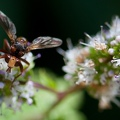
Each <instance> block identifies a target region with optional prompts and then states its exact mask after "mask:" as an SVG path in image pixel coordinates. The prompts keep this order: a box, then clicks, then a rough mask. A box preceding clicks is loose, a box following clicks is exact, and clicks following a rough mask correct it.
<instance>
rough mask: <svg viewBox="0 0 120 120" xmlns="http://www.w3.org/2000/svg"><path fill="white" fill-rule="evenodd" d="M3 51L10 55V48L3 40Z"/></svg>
mask: <svg viewBox="0 0 120 120" xmlns="http://www.w3.org/2000/svg"><path fill="white" fill-rule="evenodd" d="M3 49H4V50H6V51H7V52H8V53H10V49H11V47H10V44H9V43H8V41H7V40H6V39H4V44H3Z"/></svg>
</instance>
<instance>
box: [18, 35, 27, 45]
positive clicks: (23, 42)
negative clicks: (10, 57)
mask: <svg viewBox="0 0 120 120" xmlns="http://www.w3.org/2000/svg"><path fill="white" fill-rule="evenodd" d="M16 42H18V43H20V44H21V45H24V46H26V45H27V40H26V38H24V37H19V38H17V40H16Z"/></svg>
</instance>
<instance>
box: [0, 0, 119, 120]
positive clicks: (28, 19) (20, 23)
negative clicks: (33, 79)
mask: <svg viewBox="0 0 120 120" xmlns="http://www.w3.org/2000/svg"><path fill="white" fill-rule="evenodd" d="M0 10H1V11H3V12H4V13H5V14H6V15H7V16H8V17H9V18H10V19H11V20H12V21H13V22H14V24H15V25H16V28H17V36H24V37H26V38H27V39H28V40H29V41H32V40H33V39H35V38H36V37H38V36H53V37H58V38H61V39H62V40H63V45H62V46H61V47H62V48H63V49H67V45H66V39H67V38H68V37H69V38H71V39H72V42H73V44H74V45H75V44H77V43H78V40H79V39H84V38H85V35H84V32H87V33H88V34H90V35H93V34H95V33H96V32H98V31H99V30H100V25H104V23H105V22H106V21H107V22H111V18H112V17H113V16H115V15H118V16H120V1H119V0H30V1H28V0H19V1H18V0H11V1H8V0H4V1H3V0H0ZM4 38H7V35H6V33H5V32H4V31H3V29H2V28H1V29H0V45H1V47H2V44H3V39H4ZM33 53H34V54H35V55H37V53H41V55H42V57H41V58H40V59H38V60H36V66H37V67H38V66H39V67H45V68H48V69H50V70H52V71H53V72H54V73H55V74H58V75H64V73H63V71H62V69H61V68H62V66H63V65H64V62H63V59H62V56H60V55H59V54H58V53H57V52H56V49H55V48H53V49H45V50H39V51H38V50H37V51H33ZM97 104H98V101H97V100H94V99H92V98H91V97H90V96H88V95H87V94H86V99H85V103H84V105H83V108H82V111H83V112H84V114H85V115H86V117H87V118H88V120H113V119H115V120H120V114H119V113H120V108H118V107H117V106H115V105H113V109H112V110H105V111H99V110H98V106H97Z"/></svg>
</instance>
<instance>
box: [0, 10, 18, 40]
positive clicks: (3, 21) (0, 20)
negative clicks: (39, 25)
mask: <svg viewBox="0 0 120 120" xmlns="http://www.w3.org/2000/svg"><path fill="white" fill-rule="evenodd" d="M0 25H1V26H2V27H3V29H4V30H5V32H6V33H7V35H8V37H9V38H10V40H11V42H14V40H15V39H16V35H15V34H16V28H15V25H14V24H13V23H12V21H11V20H10V19H9V18H8V17H7V16H6V15H5V14H4V13H3V12H1V11H0Z"/></svg>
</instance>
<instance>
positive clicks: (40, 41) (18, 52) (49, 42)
mask: <svg viewBox="0 0 120 120" xmlns="http://www.w3.org/2000/svg"><path fill="white" fill-rule="evenodd" d="M0 25H1V26H2V27H3V29H4V30H5V32H6V33H7V35H8V37H9V39H10V44H9V42H8V41H7V40H6V39H5V40H4V44H3V49H0V52H2V53H4V54H3V55H0V59H1V58H4V59H5V61H6V63H7V65H8V68H7V70H6V72H8V73H10V72H11V69H12V68H14V67H19V68H20V73H19V74H18V75H17V76H16V77H15V78H14V79H13V81H12V82H14V81H15V80H16V79H17V78H18V77H19V76H20V75H21V74H22V73H23V72H24V71H25V70H26V69H27V68H28V67H29V65H30V63H29V62H28V61H26V60H25V59H23V58H22V56H24V55H25V54H26V53H28V52H30V51H31V50H35V49H44V48H52V47H57V46H60V45H61V44H62V40H60V39H58V38H52V37H48V36H46V37H38V38H36V39H34V40H33V41H32V43H30V42H28V41H27V39H26V38H24V37H17V36H16V27H15V25H14V23H13V22H12V21H11V20H10V19H9V18H8V17H7V16H6V15H5V14H4V13H3V12H2V11H0ZM22 62H24V63H26V64H27V67H26V68H23V65H22Z"/></svg>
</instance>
